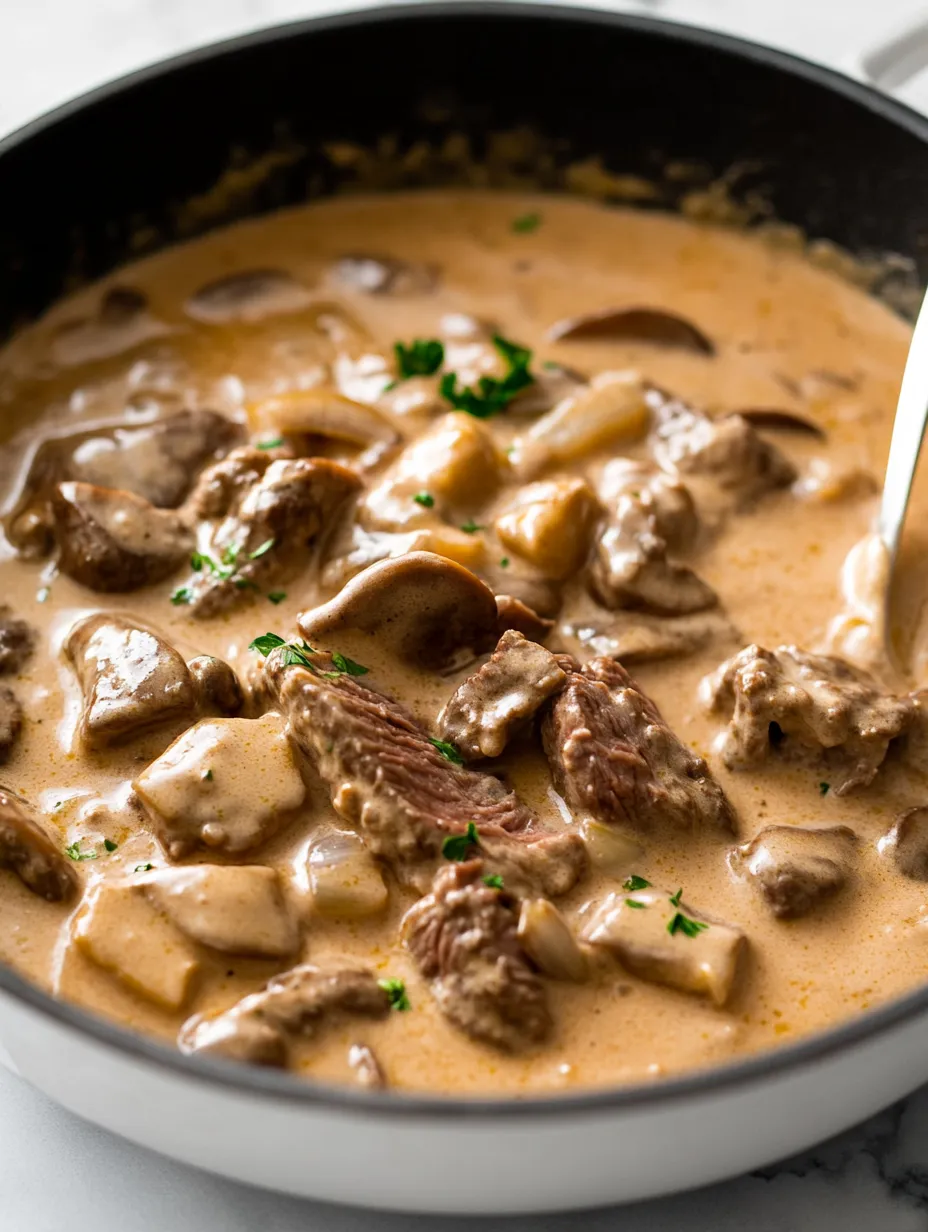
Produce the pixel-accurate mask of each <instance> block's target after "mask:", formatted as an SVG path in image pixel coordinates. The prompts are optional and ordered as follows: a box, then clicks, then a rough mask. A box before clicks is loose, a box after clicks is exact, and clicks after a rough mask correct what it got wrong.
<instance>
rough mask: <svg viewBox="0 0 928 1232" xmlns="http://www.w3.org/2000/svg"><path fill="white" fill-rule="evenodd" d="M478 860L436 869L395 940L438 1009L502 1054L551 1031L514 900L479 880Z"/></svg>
mask: <svg viewBox="0 0 928 1232" xmlns="http://www.w3.org/2000/svg"><path fill="white" fill-rule="evenodd" d="M483 869H484V865H483V862H482V861H481V860H469V861H468V862H467V863H466V864H454V865H449V866H448V867H446V868H443V869H442V870H441V871H440V872H439V874H438V876H437V877H436V878H435V882H434V885H433V887H432V892H431V894H427V895H426V896H425V898H422V899H420V900H419V902H417V903H416V904H415V905H414V906H413V907H411V908H410V910H409V911H407V913H406V915H405V917H404V919H403V923H402V935H403V940H404V942H405V944H406V946H407V947H408V949H409V951H410V953H411V954H412V956H413V958H415V960H416V963H417V965H418V967H419V970H420V971H421V972H422V975H423V976H424V977H425V979H427V980H428V981H429V982H430V984H431V989H432V995H433V996H434V997H435V1000H436V1001H437V1002H438V1006H439V1008H440V1009H441V1011H442V1013H443V1014H444V1015H445V1016H446V1017H447V1018H449V1019H450V1020H451V1021H452V1022H453V1023H454V1025H455V1026H456V1027H460V1029H461V1030H462V1031H464V1032H465V1033H466V1034H467V1035H470V1036H472V1037H473V1038H474V1039H477V1040H481V1041H483V1042H484V1043H487V1044H494V1045H495V1046H496V1047H497V1048H503V1049H505V1050H506V1051H507V1052H516V1051H519V1050H521V1049H523V1048H526V1047H528V1046H530V1045H531V1044H537V1043H540V1042H541V1041H542V1040H544V1039H545V1038H546V1036H547V1035H548V1034H549V1033H550V1030H551V1015H550V1011H549V1010H548V1005H547V1000H546V998H545V990H544V985H543V984H542V982H541V980H540V979H539V977H538V975H537V974H536V973H535V971H534V970H533V969H532V967H531V965H530V963H529V961H528V958H527V957H526V955H525V952H524V951H523V949H522V945H521V943H520V941H519V938H518V927H519V912H518V905H517V901H516V899H514V898H513V897H512V896H511V895H509V894H507V893H506V892H505V891H503V890H497V889H493V888H491V887H490V886H488V885H486V884H485V883H484V881H483Z"/></svg>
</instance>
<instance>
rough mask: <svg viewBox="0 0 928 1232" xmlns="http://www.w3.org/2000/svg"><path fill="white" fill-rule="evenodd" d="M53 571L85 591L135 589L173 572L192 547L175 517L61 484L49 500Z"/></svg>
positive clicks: (129, 497)
mask: <svg viewBox="0 0 928 1232" xmlns="http://www.w3.org/2000/svg"><path fill="white" fill-rule="evenodd" d="M52 514H53V517H54V522H55V538H56V540H57V542H58V548H59V556H58V568H59V569H60V570H61V572H62V573H66V574H67V575H68V577H72V578H74V580H75V582H80V583H81V585H82V586H87V587H88V588H89V589H90V590H96V591H102V592H104V593H110V592H114V591H116V592H118V591H128V590H138V588H139V587H140V586H149V585H151V583H153V582H160V581H161V579H162V578H166V577H167V576H168V574H170V573H173V572H174V570H175V569H176V568H177V567H178V565H180V563H181V562H182V561H183V559H184V557H185V556H188V555H189V554H190V551H191V549H192V548H193V542H194V541H193V533H192V531H191V530H190V528H189V527H188V526H187V524H186V522H185V521H184V520H183V518H181V517H180V515H179V514H176V513H174V512H172V511H171V510H169V509H156V508H155V506H154V505H152V504H149V502H148V501H146V500H142V498H141V497H139V496H133V494H132V493H131V492H122V491H119V490H118V489H116V488H96V487H93V486H92V485H91V484H89V483H72V482H70V481H69V482H67V483H62V484H59V485H58V487H57V488H56V489H55V492H54V494H53V496H52Z"/></svg>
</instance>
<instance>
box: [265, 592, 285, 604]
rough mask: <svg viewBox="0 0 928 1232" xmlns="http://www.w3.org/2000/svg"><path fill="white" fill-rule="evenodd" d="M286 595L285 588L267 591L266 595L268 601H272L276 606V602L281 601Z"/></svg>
mask: <svg viewBox="0 0 928 1232" xmlns="http://www.w3.org/2000/svg"><path fill="white" fill-rule="evenodd" d="M286 597H287V592H286V591H285V590H272V591H270V592H269V594H268V596H267V598H268V602H269V603H273V604H274V606H275V607H276V606H277V604H278V603H283V601H284V599H286Z"/></svg>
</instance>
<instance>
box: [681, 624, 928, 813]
mask: <svg viewBox="0 0 928 1232" xmlns="http://www.w3.org/2000/svg"><path fill="white" fill-rule="evenodd" d="M700 695H701V698H702V700H703V702H704V704H705V706H706V709H707V710H708V711H709V713H710V714H720V715H724V716H726V717H729V718H730V722H729V724H728V727H727V729H726V731H725V735H724V738H723V740H722V743H721V750H720V751H721V755H722V759H723V761H724V762H725V765H726V766H728V767H729V768H730V769H732V770H740V769H743V768H744V767H746V766H756V765H758V764H760V763H761V762H763V761H765V760H766V759H767V757H768V756H770V755H771V754H772V755H774V756H776V757H781V758H790V759H794V760H802V761H810V762H814V763H816V764H817V765H819V766H820V767H822V771H823V773H826V774H827V775H828V780H829V783H830V785H831V787H832V789H833V790H834V792H835V794H836V795H839V796H840V795H844V793H845V792H848V791H852V790H853V789H854V788H855V787H866V786H867V784H868V783H871V782H872V781H873V779H874V776H875V775H876V773H877V771H878V770H879V768H880V766H881V765H882V764H883V759H884V758H885V756H886V753H887V750H888V748H889V745H890V742H891V741H893V740H895V739H896V737H897V736H901V735H903V734H904V733H906V732H907V731H909V730H910V728H911V727H912V726H913V725H914V724H915V722H916V721H917V707H916V705H915V702H914V701H912V699H911V698H908V697H894V696H893V695H892V694H890V693H886V692H885V691H884V690H883V689H881V688H880V686H879V685H878V684H877V682H876V681H875V680H874V679H873V677H872V676H870V675H869V674H868V673H867V672H864V671H862V670H860V669H859V668H856V667H852V666H851V664H850V663H846V662H845V661H844V660H843V659H838V658H834V657H832V656H830V655H816V654H809V653H808V652H807V651H804V650H799V649H798V648H797V647H796V646H780V647H779V648H778V649H777V650H773V651H771V650H765V649H764V648H763V647H762V646H756V645H755V646H746V647H745V648H744V649H743V650H741V651H739V652H738V654H736V655H734V656H733V657H732V658H731V659H728V660H727V661H726V662H725V663H723V664H722V665H721V667H719V668H718V669H717V670H716V671H715V672H713V673H712V675H711V676H707V677H706V679H705V680H704V681H703V682H702V685H701V688H700Z"/></svg>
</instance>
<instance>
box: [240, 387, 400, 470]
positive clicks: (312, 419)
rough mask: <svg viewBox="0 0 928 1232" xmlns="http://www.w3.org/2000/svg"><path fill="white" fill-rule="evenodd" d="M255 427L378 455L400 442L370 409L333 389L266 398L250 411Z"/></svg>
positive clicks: (388, 422) (304, 391) (379, 415)
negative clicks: (319, 438)
mask: <svg viewBox="0 0 928 1232" xmlns="http://www.w3.org/2000/svg"><path fill="white" fill-rule="evenodd" d="M249 413H250V416H251V417H252V419H253V420H254V422H255V423H256V424H257V425H258V427H259V428H262V429H265V430H270V431H273V432H279V433H281V434H283V435H284V436H294V435H300V436H326V437H332V438H334V439H335V440H338V441H349V442H350V443H351V444H353V445H360V446H364V447H367V448H369V447H370V446H380V449H379V450H378V454H382V453H383V452H385V451H386V450H387V449H389V448H390V447H391V446H393V445H395V444H397V443H398V442H399V440H400V434H399V432H397V430H396V428H394V426H393V425H392V424H391V423H390V421H389V420H388V419H387V418H386V417H385V416H383V415H381V414H380V412H379V411H375V410H374V408H373V407H370V406H367V405H365V404H364V403H363V402H354V401H353V400H352V399H351V398H345V397H343V395H342V394H340V393H336V392H335V390H333V389H324V388H323V389H304V390H299V391H297V392H295V393H290V394H283V395H281V396H279V397H276V398H266V399H265V400H264V401H263V402H259V403H257V405H255V406H253V407H251V408H250V412H249Z"/></svg>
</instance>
